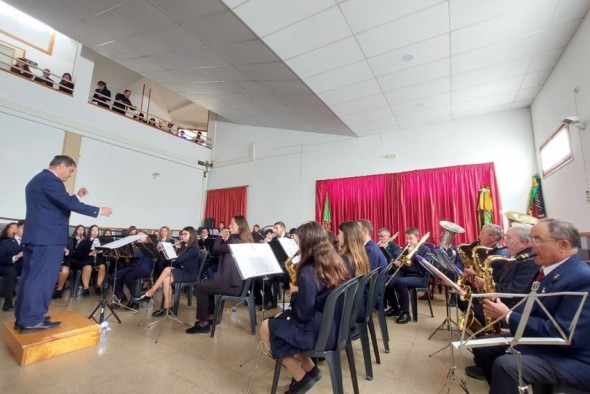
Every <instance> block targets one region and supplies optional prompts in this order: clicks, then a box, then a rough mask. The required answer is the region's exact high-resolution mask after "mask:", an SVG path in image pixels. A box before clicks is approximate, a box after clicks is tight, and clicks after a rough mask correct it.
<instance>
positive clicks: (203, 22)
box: [182, 10, 256, 45]
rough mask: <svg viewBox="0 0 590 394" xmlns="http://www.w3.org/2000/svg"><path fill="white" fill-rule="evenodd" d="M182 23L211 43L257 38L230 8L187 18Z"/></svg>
mask: <svg viewBox="0 0 590 394" xmlns="http://www.w3.org/2000/svg"><path fill="white" fill-rule="evenodd" d="M182 25H183V26H185V27H186V28H187V29H189V30H190V31H191V32H193V33H194V34H196V35H197V36H198V37H199V38H200V39H201V40H203V41H205V42H206V43H208V44H209V45H219V44H229V43H233V42H240V41H248V40H253V39H255V38H256V36H255V35H254V33H252V31H251V30H250V29H249V28H248V27H247V26H246V25H244V24H243V23H242V22H241V21H240V20H239V19H238V17H237V16H235V15H234V14H232V12H231V11H229V10H227V11H224V12H219V13H217V14H213V15H207V16H199V17H196V18H191V19H187V20H185V21H183V22H182Z"/></svg>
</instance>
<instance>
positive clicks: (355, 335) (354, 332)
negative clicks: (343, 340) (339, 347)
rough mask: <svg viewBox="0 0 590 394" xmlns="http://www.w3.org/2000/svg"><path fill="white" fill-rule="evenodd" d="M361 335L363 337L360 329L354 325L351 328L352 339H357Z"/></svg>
mask: <svg viewBox="0 0 590 394" xmlns="http://www.w3.org/2000/svg"><path fill="white" fill-rule="evenodd" d="M360 337H361V333H360V331H359V329H358V328H357V327H356V326H354V327H352V328H351V329H350V340H351V341H356V340H357V339H359V338H360Z"/></svg>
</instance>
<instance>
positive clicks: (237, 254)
mask: <svg viewBox="0 0 590 394" xmlns="http://www.w3.org/2000/svg"><path fill="white" fill-rule="evenodd" d="M229 249H230V250H231V254H232V256H233V258H234V260H235V262H236V266H237V267H238V271H240V276H241V277H242V279H248V278H256V277H259V276H264V275H273V274H282V273H283V270H282V268H281V266H280V265H279V262H278V261H277V258H276V257H275V255H274V253H273V252H272V249H271V248H270V245H269V244H255V243H247V244H232V245H229Z"/></svg>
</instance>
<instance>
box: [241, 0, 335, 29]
mask: <svg viewBox="0 0 590 394" xmlns="http://www.w3.org/2000/svg"><path fill="white" fill-rule="evenodd" d="M333 5H334V1H333V0H297V1H276V0H250V1H248V2H246V3H243V4H242V5H240V6H238V7H235V8H233V12H234V13H235V14H236V15H237V16H238V17H240V19H242V20H243V21H244V22H245V23H246V24H248V26H250V28H251V29H252V30H254V31H255V32H256V34H258V36H259V37H265V36H267V35H269V34H270V33H272V32H275V31H277V30H280V29H282V28H284V27H286V26H290V25H292V24H294V23H296V22H299V21H302V20H304V19H306V18H308V17H311V16H312V15H314V14H317V13H319V12H321V11H323V10H325V9H327V8H330V7H332V6H333Z"/></svg>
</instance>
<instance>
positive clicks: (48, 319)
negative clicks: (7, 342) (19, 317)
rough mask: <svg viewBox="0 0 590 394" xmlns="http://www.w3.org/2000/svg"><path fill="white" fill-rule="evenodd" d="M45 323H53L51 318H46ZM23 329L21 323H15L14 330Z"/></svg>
mask: <svg viewBox="0 0 590 394" xmlns="http://www.w3.org/2000/svg"><path fill="white" fill-rule="evenodd" d="M44 321H45V323H51V318H50V317H49V316H45V320H44ZM21 328H22V326H21V325H20V323H19V322H17V321H15V322H14V330H15V331H16V330H20V329H21Z"/></svg>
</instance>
